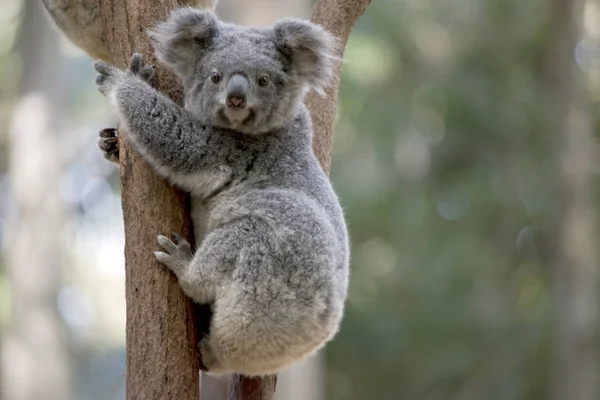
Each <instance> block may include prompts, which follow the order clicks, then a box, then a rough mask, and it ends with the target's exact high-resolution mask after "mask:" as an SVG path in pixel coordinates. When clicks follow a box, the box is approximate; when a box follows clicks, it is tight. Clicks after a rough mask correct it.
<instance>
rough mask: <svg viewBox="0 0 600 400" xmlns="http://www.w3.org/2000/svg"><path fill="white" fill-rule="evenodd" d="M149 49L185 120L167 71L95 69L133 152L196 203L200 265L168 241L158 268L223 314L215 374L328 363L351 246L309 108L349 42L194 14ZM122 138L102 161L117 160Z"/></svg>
mask: <svg viewBox="0 0 600 400" xmlns="http://www.w3.org/2000/svg"><path fill="white" fill-rule="evenodd" d="M150 36H151V38H152V40H153V42H154V46H155V50H156V54H157V58H158V59H159V60H160V61H161V62H162V63H164V64H166V65H167V66H168V67H170V68H172V69H173V70H174V71H175V73H176V74H177V75H178V76H179V78H180V79H181V81H182V83H183V87H184V93H185V107H180V106H178V105H177V104H175V103H174V102H173V101H171V100H170V99H169V98H168V97H166V96H164V95H163V94H161V93H160V92H158V91H157V90H155V89H154V88H153V87H152V86H151V85H150V84H149V83H148V81H149V80H150V78H151V77H152V75H153V71H154V68H153V67H152V66H149V65H145V64H144V63H143V60H142V57H141V56H140V55H139V54H134V55H133V56H132V58H131V60H130V65H129V68H128V70H125V71H124V70H119V69H117V68H116V67H114V66H112V65H110V64H108V63H106V62H102V61H98V62H96V64H95V65H94V67H95V69H96V71H97V72H98V73H99V75H98V76H97V79H96V83H97V85H98V88H99V90H100V92H101V93H103V94H104V95H105V96H106V97H108V98H109V99H110V100H111V101H112V102H113V104H114V105H115V107H116V109H117V113H118V115H119V117H120V121H121V123H122V124H123V128H124V130H125V131H126V132H127V136H126V139H127V140H128V141H129V142H130V143H131V146H132V148H133V149H134V150H135V151H137V152H138V153H139V154H140V155H141V156H142V157H143V158H144V159H145V160H146V161H147V162H148V163H149V164H150V165H152V166H153V167H154V168H155V170H156V171H157V172H158V173H159V174H160V175H162V176H163V177H164V178H166V179H168V180H169V181H171V182H172V183H173V184H175V185H176V186H178V187H180V188H182V189H183V190H185V191H187V192H189V193H190V197H191V201H192V216H193V219H194V223H195V224H201V225H202V226H203V227H204V231H203V232H202V233H201V234H199V233H198V232H196V239H197V243H199V245H198V248H197V249H196V250H195V252H193V251H192V249H191V246H190V244H189V243H188V242H186V241H185V240H184V239H183V238H182V237H180V236H179V235H175V234H174V235H173V236H172V237H171V238H169V237H167V236H163V235H159V236H158V245H159V246H160V247H161V251H156V252H155V253H154V255H155V256H156V258H157V259H158V261H160V262H161V263H162V264H164V265H165V266H166V267H168V268H169V269H170V270H171V271H172V272H173V273H174V274H175V275H176V276H177V279H178V282H179V284H180V285H181V287H182V289H183V291H184V292H185V294H186V295H187V296H189V297H191V298H192V299H193V300H194V301H195V302H197V303H200V304H210V305H211V308H212V310H213V315H212V319H211V321H210V329H209V333H208V334H207V335H206V336H205V337H203V338H202V340H201V341H200V343H199V351H200V352H201V355H202V360H203V363H204V366H205V368H206V369H207V370H208V372H209V373H210V374H215V375H220V374H225V373H234V372H235V373H241V374H245V375H249V376H260V375H267V374H272V373H276V372H278V371H280V370H282V369H284V368H286V367H288V366H289V365H290V364H292V363H294V362H296V361H299V360H302V359H303V358H305V357H307V356H309V355H311V354H313V353H315V352H316V351H318V350H319V349H321V348H322V347H323V346H324V345H325V344H326V343H327V342H328V341H330V340H331V339H332V338H333V337H334V335H335V334H336V333H337V331H338V330H339V325H340V322H341V320H342V316H343V311H344V304H345V300H346V296H347V287H348V263H349V244H348V234H347V229H346V223H345V220H344V215H343V212H342V209H341V207H340V204H339V201H338V198H337V196H336V194H335V192H334V190H333V188H332V186H331V184H330V182H329V179H328V178H327V176H326V175H325V173H324V172H323V170H322V169H321V167H320V165H319V162H318V160H317V158H316V156H315V154H314V153H313V150H312V135H313V131H312V122H311V118H310V115H309V112H308V110H307V108H306V107H305V105H304V104H303V99H304V95H305V94H306V92H307V91H308V90H310V89H315V90H317V91H322V90H323V89H324V88H325V87H326V85H327V84H328V83H329V82H330V80H331V78H332V75H333V66H334V60H335V49H336V42H335V39H334V38H333V36H332V35H330V34H329V33H327V32H326V31H325V30H324V29H322V28H321V27H319V26H317V25H314V24H312V23H310V22H306V21H302V20H296V19H284V20H281V21H279V22H277V23H276V24H275V25H274V26H272V27H268V28H256V27H242V26H239V25H234V24H229V23H225V22H222V21H220V20H219V19H218V18H217V17H216V16H215V14H214V13H212V12H210V11H206V10H204V11H202V10H198V9H194V8H181V9H177V10H175V11H173V12H172V14H171V15H170V17H169V18H168V19H167V20H166V21H165V22H163V23H161V24H159V25H158V26H156V27H155V28H154V29H153V30H152V31H151V32H150ZM116 143H117V137H116V136H115V133H114V131H112V130H106V131H104V132H102V133H101V142H100V145H101V148H102V149H103V150H104V152H105V156H106V157H107V158H108V159H113V160H114V158H115V152H116V145H115V144H116Z"/></svg>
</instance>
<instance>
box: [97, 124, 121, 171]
mask: <svg viewBox="0 0 600 400" xmlns="http://www.w3.org/2000/svg"><path fill="white" fill-rule="evenodd" d="M98 136H99V138H98V147H100V150H102V154H103V155H104V158H106V159H107V160H108V161H112V162H115V163H118V162H119V136H118V133H117V130H116V129H115V128H105V129H102V130H101V131H100V132H99V133H98Z"/></svg>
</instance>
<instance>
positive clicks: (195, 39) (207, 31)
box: [148, 2, 219, 78]
mask: <svg viewBox="0 0 600 400" xmlns="http://www.w3.org/2000/svg"><path fill="white" fill-rule="evenodd" d="M215 3H216V2H215ZM218 30H219V21H218V19H217V17H216V16H215V14H214V13H213V12H212V11H208V10H199V9H197V8H193V7H183V8H178V9H176V10H173V12H171V15H170V16H169V18H168V19H167V20H166V21H164V22H161V23H160V24H158V25H157V26H156V27H154V28H153V29H151V30H150V31H148V35H149V36H150V38H151V39H152V42H153V44H154V49H155V52H156V57H157V58H158V59H159V60H160V61H162V62H164V63H165V64H167V65H168V66H170V67H171V68H173V70H174V71H175V73H177V74H178V75H179V76H181V77H183V78H186V77H188V76H190V74H191V73H192V68H193V66H194V64H195V63H196V62H198V61H199V60H201V59H202V57H203V56H204V53H205V52H206V50H207V49H208V47H209V46H210V44H211V43H212V40H213V38H214V37H215V36H216V35H217V33H218Z"/></svg>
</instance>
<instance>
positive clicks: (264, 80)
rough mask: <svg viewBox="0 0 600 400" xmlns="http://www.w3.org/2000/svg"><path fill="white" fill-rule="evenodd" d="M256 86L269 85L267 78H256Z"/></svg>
mask: <svg viewBox="0 0 600 400" xmlns="http://www.w3.org/2000/svg"><path fill="white" fill-rule="evenodd" d="M258 84H259V85H260V86H267V85H268V84H269V77H268V76H266V75H263V76H261V77H260V78H258Z"/></svg>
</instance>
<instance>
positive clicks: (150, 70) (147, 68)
mask: <svg viewBox="0 0 600 400" xmlns="http://www.w3.org/2000/svg"><path fill="white" fill-rule="evenodd" d="M129 70H130V71H131V72H132V73H133V74H134V75H137V76H139V77H140V78H142V79H143V80H144V81H146V82H149V81H150V79H152V77H153V76H154V65H144V58H143V57H142V55H141V54H139V53H134V54H133V55H132V56H131V59H130V60H129Z"/></svg>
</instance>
